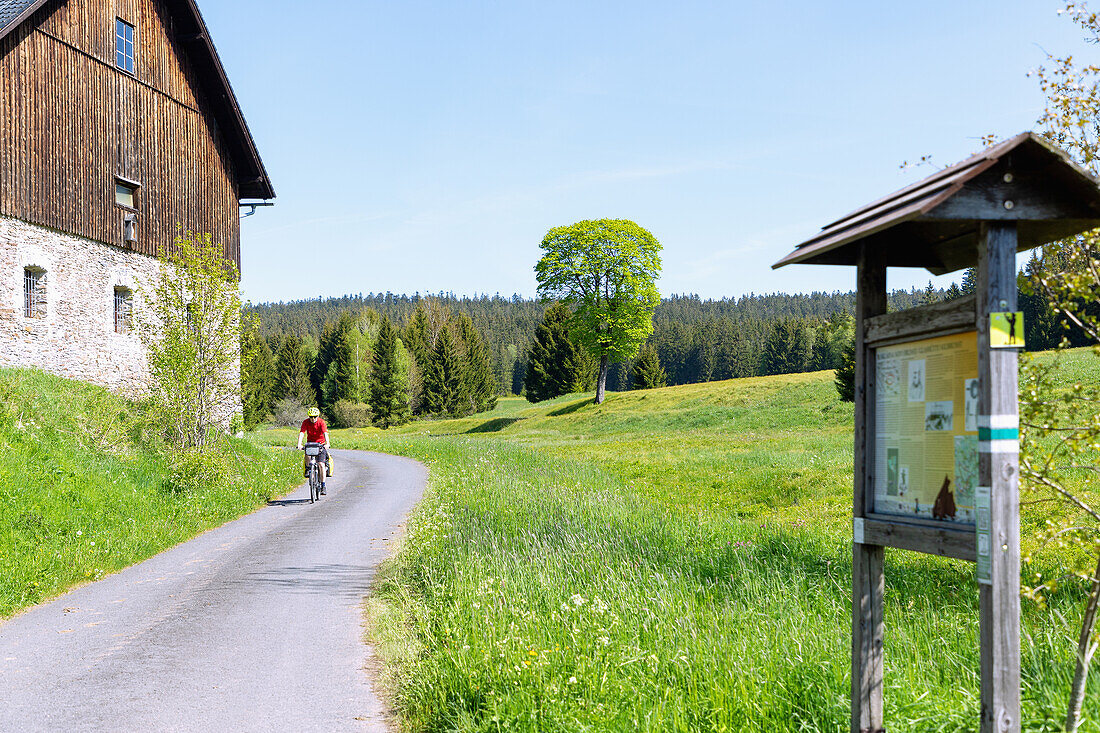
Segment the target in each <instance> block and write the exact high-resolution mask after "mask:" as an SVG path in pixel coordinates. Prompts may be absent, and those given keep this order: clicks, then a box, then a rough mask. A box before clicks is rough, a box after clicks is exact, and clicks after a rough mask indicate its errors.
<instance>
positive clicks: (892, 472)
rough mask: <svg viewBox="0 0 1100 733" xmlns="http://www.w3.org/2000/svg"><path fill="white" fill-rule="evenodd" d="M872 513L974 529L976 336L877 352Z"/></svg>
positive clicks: (944, 338) (939, 339)
mask: <svg viewBox="0 0 1100 733" xmlns="http://www.w3.org/2000/svg"><path fill="white" fill-rule="evenodd" d="M875 370H876V372H875V433H874V435H875V444H874V462H875V467H874V469H875V470H874V474H873V476H874V507H873V511H874V512H875V513H879V514H899V515H906V516H910V517H920V518H923V519H935V520H939V521H943V522H952V523H956V524H973V523H974V516H975V512H974V507H975V496H974V494H975V489H976V487H977V483H978V335H977V333H975V332H970V333H962V334H957V335H952V336H937V337H935V338H930V339H924V340H922V341H910V342H909V343H904V344H898V345H896V346H883V347H880V348H878V349H876V350H875Z"/></svg>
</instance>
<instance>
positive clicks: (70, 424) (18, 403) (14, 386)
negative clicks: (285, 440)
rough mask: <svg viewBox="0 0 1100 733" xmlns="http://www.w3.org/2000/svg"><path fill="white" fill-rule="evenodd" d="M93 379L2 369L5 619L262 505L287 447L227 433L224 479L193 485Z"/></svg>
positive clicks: (279, 482)
mask: <svg viewBox="0 0 1100 733" xmlns="http://www.w3.org/2000/svg"><path fill="white" fill-rule="evenodd" d="M141 424H142V419H141V413H140V411H139V410H138V409H137V407H136V406H135V405H134V404H133V403H131V402H129V401H127V400H124V399H121V398H119V397H116V396H114V395H111V394H110V393H108V392H107V391H106V390H103V389H101V388H99V387H92V386H90V385H87V384H83V383H81V382H74V381H69V380H64V379H59V378H57V377H53V376H50V375H47V374H44V373H42V372H38V371H33V370H12V369H0V618H3V617H6V616H10V615H11V614H13V613H15V612H16V611H19V610H20V609H22V608H25V607H26V606H29V605H33V604H34V603H37V602H39V601H41V600H43V599H45V598H49V597H51V596H53V595H56V594H57V593H59V592H61V591H63V590H65V589H67V588H69V587H71V586H73V585H74V584H77V583H80V582H83V581H88V580H94V579H96V578H99V577H101V576H103V575H104V574H106V573H110V572H113V571H115V570H118V569H120V568H123V567H125V566H127V565H131V564H133V563H135V562H138V561H140V560H143V559H145V558H147V557H150V556H152V555H154V554H156V553H157V552H159V551H160V550H163V549H165V548H167V547H170V546H172V545H174V544H176V543H178V542H180V541H182V540H185V539H189V538H190V537H192V536H194V535H195V534H197V533H199V532H201V531H203V530H205V529H208V528H210V527H214V526H217V525H219V524H221V523H223V522H225V521H227V520H229V519H232V518H235V517H237V516H240V515H241V514H244V513H246V512H248V511H250V510H252V509H254V508H255V507H256V506H258V505H260V504H263V503H264V501H266V500H267V499H268V498H269V497H271V496H273V495H276V494H279V493H282V492H283V491H285V490H287V489H288V488H289V487H290V486H291V485H293V483H294V482H295V481H300V478H296V477H298V476H300V474H298V473H297V471H295V470H293V467H296V466H297V462H298V460H299V459H298V457H297V456H295V455H294V454H287V453H281V452H273V451H270V450H268V449H263V448H258V447H256V446H254V445H252V444H250V443H248V442H246V441H240V440H234V441H231V443H230V446H231V447H230V452H231V453H232V455H231V456H228V457H227V461H226V463H227V465H228V466H229V472H230V474H231V476H230V480H229V481H228V482H226V485H222V486H214V487H206V488H204V489H200V490H192V489H189V488H185V487H182V486H180V485H179V483H178V481H174V480H173V477H172V474H171V471H170V470H169V467H168V465H167V462H166V460H165V457H164V456H163V455H162V454H161V453H159V452H158V451H157V450H155V449H154V448H153V447H152V445H151V443H150V441H148V440H146V439H145V438H144V437H143V435H142V428H141Z"/></svg>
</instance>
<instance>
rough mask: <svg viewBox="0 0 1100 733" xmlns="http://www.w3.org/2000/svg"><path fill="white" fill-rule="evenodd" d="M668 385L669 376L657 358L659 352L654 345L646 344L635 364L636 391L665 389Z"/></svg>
mask: <svg viewBox="0 0 1100 733" xmlns="http://www.w3.org/2000/svg"><path fill="white" fill-rule="evenodd" d="M667 383H668V375H667V374H665V370H664V367H662V366H661V361H660V359H659V358H658V357H657V350H656V349H655V348H653V346H652V344H646V345H645V346H643V347H642V349H641V351H640V352H639V353H638V359H637V360H636V361H635V362H634V389H653V388H654V387H664V386H665V385H666V384H667Z"/></svg>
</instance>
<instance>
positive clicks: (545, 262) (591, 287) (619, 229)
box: [535, 219, 661, 404]
mask: <svg viewBox="0 0 1100 733" xmlns="http://www.w3.org/2000/svg"><path fill="white" fill-rule="evenodd" d="M540 246H541V247H542V250H543V255H542V259H540V260H539V262H538V264H537V265H535V276H536V277H537V278H538V293H539V296H541V297H543V298H548V299H555V300H560V301H562V302H563V303H565V304H566V305H567V306H569V307H570V308H571V309H572V311H573V317H572V319H571V322H570V326H571V328H570V331H571V332H572V334H573V335H574V336H575V337H576V339H577V340H578V341H579V342H580V343H581V344H583V345H584V347H585V348H586V349H588V350H589V352H591V353H592V355H593V356H595V357H596V358H598V359H599V361H600V370H599V376H598V378H597V381H596V404H600V403H602V402H603V400H604V392H605V390H606V387H607V367H608V364H609V363H611V362H619V361H623V360H626V359H633V358H634V357H635V356H636V355H637V353H638V348H639V347H640V346H641V345H642V343H644V342H645V340H646V338H648V337H649V335H650V334H651V333H653V310H654V309H655V308H656V307H657V304H658V303H659V302H660V295H659V294H658V292H657V285H656V280H657V276H658V275H660V273H661V256H660V253H661V244H660V242H658V241H657V239H656V238H655V237H654V236H653V235H652V234H650V233H649V232H648V231H646V230H645V229H643V228H642V227H640V226H638V225H637V224H635V223H634V222H632V221H629V220H626V219H599V220H596V221H587V220H586V221H579V222H577V223H576V224H572V225H570V226H565V227H554V228H553V229H551V230H550V231H549V232H547V233H546V236H545V237H543V239H542V244H541V245H540Z"/></svg>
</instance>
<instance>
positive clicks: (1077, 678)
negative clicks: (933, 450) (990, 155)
mask: <svg viewBox="0 0 1100 733" xmlns="http://www.w3.org/2000/svg"><path fill="white" fill-rule="evenodd" d="M1062 12H1064V13H1068V14H1069V16H1070V17H1071V18H1072V19H1073V21H1074V22H1076V23H1077V24H1078V25H1079V26H1080V27H1081V29H1082V30H1084V31H1085V33H1086V34H1087V37H1088V40H1090V41H1091V42H1094V43H1095V42H1097V41H1100V19H1098V17H1097V15H1096V14H1095V13H1092V12H1089V11H1088V9H1087V8H1086V6H1085V5H1084V4H1083V3H1070V4H1069V5H1067V6H1066V8H1065V9H1064V10H1063V11H1062ZM1034 73H1035V75H1036V76H1037V78H1038V80H1039V85H1040V88H1041V89H1042V91H1043V93H1044V94H1045V95H1046V98H1047V105H1046V107H1045V109H1044V111H1043V114H1042V116H1041V117H1040V119H1039V123H1040V124H1041V125H1042V126H1043V127H1044V128H1045V129H1044V133H1045V135H1046V136H1047V137H1048V138H1049V139H1050V140H1051V141H1053V142H1054V143H1056V144H1058V145H1059V146H1061V147H1062V148H1064V149H1065V150H1067V151H1068V152H1069V153H1070V154H1071V155H1072V156H1073V157H1074V158H1075V159H1076V160H1077V162H1079V163H1081V164H1083V165H1084V166H1086V167H1087V168H1088V169H1089V170H1090V171H1091V172H1092V173H1093V174H1094V175H1095V174H1096V173H1097V172H1100V165H1098V164H1100V136H1098V135H1100V127H1098V125H1097V119H1098V117H1100V67H1097V66H1095V65H1087V66H1081V65H1078V64H1077V63H1076V62H1075V61H1074V60H1073V58H1072V57H1065V58H1055V57H1053V56H1051V57H1049V59H1048V65H1047V66H1043V67H1040V68H1039V69H1038V70H1037V71H1036V72H1034ZM1028 274H1029V277H1028V278H1026V279H1025V280H1024V282H1023V283H1022V286H1023V290H1024V292H1025V293H1026V294H1028V295H1039V296H1041V297H1042V298H1043V299H1045V300H1046V302H1048V303H1049V304H1050V306H1051V307H1052V308H1053V310H1054V312H1055V314H1056V315H1057V317H1058V318H1059V319H1060V320H1061V322H1062V325H1063V326H1065V327H1066V328H1067V329H1068V328H1071V327H1072V328H1074V329H1075V330H1076V331H1078V332H1079V333H1084V334H1085V335H1086V336H1087V338H1088V340H1089V341H1090V342H1091V343H1092V344H1093V353H1094V355H1095V356H1096V357H1097V358H1100V316H1098V313H1097V311H1096V306H1095V304H1096V303H1097V302H1098V300H1100V233H1098V232H1097V231H1092V232H1089V233H1087V234H1084V235H1081V236H1077V237H1073V238H1071V239H1068V240H1063V241H1061V242H1057V243H1054V244H1050V245H1047V246H1046V247H1044V248H1043V251H1042V254H1041V255H1040V256H1039V257H1038V258H1036V259H1034V260H1033V261H1032V262H1031V263H1029V267H1028ZM1068 345H1069V341H1068V339H1066V338H1063V339H1062V343H1061V345H1060V346H1059V347H1058V348H1057V349H1056V353H1055V355H1054V358H1053V360H1051V361H1047V362H1045V363H1043V362H1037V361H1034V360H1033V359H1031V358H1030V357H1029V356H1028V355H1025V356H1024V359H1023V362H1022V364H1021V369H1020V432H1021V436H1020V437H1021V444H1020V477H1021V479H1022V482H1021V483H1022V486H1023V488H1024V489H1025V491H1027V492H1028V493H1029V495H1030V497H1029V498H1030V501H1031V502H1035V503H1041V505H1046V506H1052V507H1059V509H1058V510H1056V511H1051V512H1050V513H1049V514H1048V516H1047V518H1046V529H1045V530H1044V532H1043V535H1044V537H1043V538H1041V539H1045V540H1046V541H1047V542H1049V543H1053V544H1055V545H1057V546H1060V547H1063V548H1068V552H1067V553H1062V554H1061V556H1063V557H1067V556H1068V557H1070V558H1071V560H1070V561H1069V562H1068V563H1067V565H1066V567H1065V568H1064V569H1065V571H1066V572H1065V574H1064V575H1063V577H1065V575H1069V576H1074V577H1076V578H1078V579H1079V580H1080V581H1082V582H1084V584H1085V586H1086V588H1087V589H1088V595H1087V600H1086V601H1085V609H1084V613H1083V614H1082V620H1081V628H1080V633H1079V634H1078V639H1077V660H1076V669H1075V672H1074V678H1073V683H1072V686H1071V690H1070V698H1069V702H1068V705H1067V713H1066V730H1067V731H1075V730H1077V728H1078V726H1079V725H1080V722H1081V707H1082V703H1083V701H1084V695H1085V684H1086V681H1087V678H1088V672H1089V666H1090V663H1091V661H1092V658H1093V656H1094V654H1095V652H1096V649H1097V641H1098V640H1097V635H1096V616H1097V608H1098V605H1100V483H1098V481H1100V388H1098V387H1097V385H1095V384H1087V383H1080V382H1078V383H1075V384H1074V383H1068V384H1067V382H1068V381H1069V380H1066V379H1065V378H1064V377H1060V374H1061V372H1060V366H1061V364H1062V361H1063V359H1062V354H1061V352H1062V351H1063V350H1064V349H1065V348H1066V347H1067V346H1068ZM1061 580H1062V578H1053V579H1044V578H1041V577H1038V576H1036V577H1033V578H1032V579H1031V581H1030V583H1025V586H1024V593H1025V595H1027V596H1029V597H1031V598H1033V599H1035V600H1036V601H1038V602H1040V603H1042V602H1043V600H1044V596H1045V594H1046V593H1047V592H1048V591H1050V590H1051V589H1052V588H1053V587H1055V586H1056V585H1057V584H1058V583H1059V582H1061Z"/></svg>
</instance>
